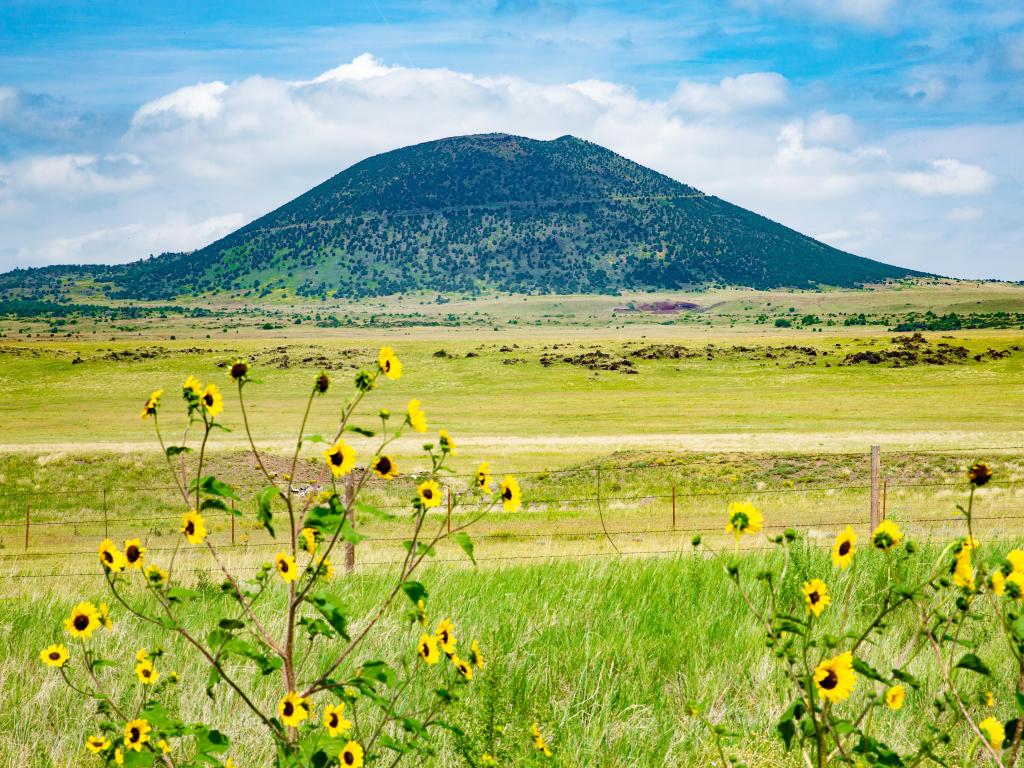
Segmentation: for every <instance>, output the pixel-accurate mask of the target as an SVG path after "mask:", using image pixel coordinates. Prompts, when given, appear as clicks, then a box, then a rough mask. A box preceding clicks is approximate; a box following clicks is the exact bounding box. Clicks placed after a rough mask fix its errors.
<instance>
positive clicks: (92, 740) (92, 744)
mask: <svg viewBox="0 0 1024 768" xmlns="http://www.w3.org/2000/svg"><path fill="white" fill-rule="evenodd" d="M85 746H86V749H88V750H89V751H90V752H92V753H93V754H94V755H98V754H99V753H100V752H102V751H103V750H105V749H110V739H108V738H106V737H105V736H90V737H89V738H87V739H86V740H85Z"/></svg>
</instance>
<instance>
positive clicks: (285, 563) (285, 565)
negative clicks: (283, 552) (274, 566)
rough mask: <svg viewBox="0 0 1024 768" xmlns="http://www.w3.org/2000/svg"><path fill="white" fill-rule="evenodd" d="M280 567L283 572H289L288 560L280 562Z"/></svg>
mask: <svg viewBox="0 0 1024 768" xmlns="http://www.w3.org/2000/svg"><path fill="white" fill-rule="evenodd" d="M278 567H279V568H280V569H281V573H288V561H287V560H282V561H281V562H280V563H279V564H278Z"/></svg>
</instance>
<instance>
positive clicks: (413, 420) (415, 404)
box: [406, 399, 427, 434]
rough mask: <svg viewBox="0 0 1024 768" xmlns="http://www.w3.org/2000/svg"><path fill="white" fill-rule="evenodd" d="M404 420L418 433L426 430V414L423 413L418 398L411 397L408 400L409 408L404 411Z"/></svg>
mask: <svg viewBox="0 0 1024 768" xmlns="http://www.w3.org/2000/svg"><path fill="white" fill-rule="evenodd" d="M406 420H407V421H408V422H409V426H410V427H412V428H413V429H415V430H416V431H417V432H419V433H420V434H422V433H424V432H426V431H427V415H426V414H425V413H423V409H422V408H420V401H419V400H415V399H413V400H410V401H409V408H408V410H407V411H406Z"/></svg>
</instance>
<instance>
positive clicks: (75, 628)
mask: <svg viewBox="0 0 1024 768" xmlns="http://www.w3.org/2000/svg"><path fill="white" fill-rule="evenodd" d="M102 624H103V622H102V620H101V619H100V612H99V611H98V610H97V609H96V606H95V605H93V604H92V603H84V602H83V603H79V604H78V605H76V606H75V607H74V608H73V609H72V610H71V615H70V616H68V617H67V619H65V620H64V629H66V630H67V631H68V632H69V633H70V634H71V636H72V637H81V638H83V639H86V640H87V639H89V637H91V636H92V633H93V632H95V631H96V630H97V629H99V628H100V627H101V626H102Z"/></svg>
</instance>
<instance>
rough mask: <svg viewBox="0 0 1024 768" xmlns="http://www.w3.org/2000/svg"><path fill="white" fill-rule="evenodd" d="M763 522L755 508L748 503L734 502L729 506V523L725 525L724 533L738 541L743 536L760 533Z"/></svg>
mask: <svg viewBox="0 0 1024 768" xmlns="http://www.w3.org/2000/svg"><path fill="white" fill-rule="evenodd" d="M763 522H764V518H763V517H761V513H760V512H758V510H757V507H755V506H754V505H753V504H751V503H750V502H749V501H734V502H732V503H731V504H730V505H729V522H728V523H726V525H725V532H726V533H731V534H732V535H733V536H735V537H736V538H737V539H739V537H740V536H743V535H744V534H747V535H749V534H752V533H757V532H758V531H760V530H761V524H762V523H763Z"/></svg>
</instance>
